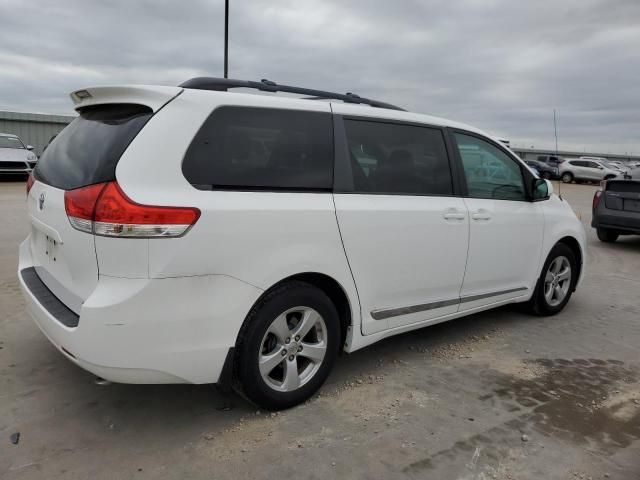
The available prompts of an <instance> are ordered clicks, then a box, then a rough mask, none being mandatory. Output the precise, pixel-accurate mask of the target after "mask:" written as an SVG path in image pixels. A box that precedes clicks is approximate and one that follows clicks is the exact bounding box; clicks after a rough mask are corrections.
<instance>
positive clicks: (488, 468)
mask: <svg viewBox="0 0 640 480" xmlns="http://www.w3.org/2000/svg"><path fill="white" fill-rule="evenodd" d="M593 191H594V187H593V186H587V185H570V186H567V185H563V186H562V193H563V196H564V197H565V199H567V200H568V201H569V202H570V203H571V204H572V206H573V207H574V209H575V210H576V212H577V213H578V214H579V215H580V217H581V218H582V220H583V221H584V222H585V226H586V227H587V231H588V237H589V252H588V257H589V258H588V262H589V264H588V270H587V275H586V278H585V279H584V282H583V284H582V286H581V288H580V289H579V290H578V292H577V293H576V294H575V295H574V297H573V299H572V300H571V302H570V303H569V305H568V307H567V308H566V309H565V310H564V312H562V313H561V314H560V315H558V316H556V317H552V318H537V317H532V316H528V315H525V314H523V313H520V312H519V311H518V310H517V309H514V308H502V309H499V310H495V311H491V312H485V313H482V314H478V315H474V316H471V317H467V318H465V319H459V320H455V321H453V322H449V323H446V324H441V325H436V326H433V327H429V328H426V329H422V330H419V331H415V332H411V333H407V334H404V335H401V336H398V337H394V338H391V339H388V340H386V341H383V342H381V343H379V344H377V345H374V346H372V347H369V348H367V349H365V350H364V351H359V352H356V353H354V354H351V355H343V356H342V357H341V358H340V360H339V362H338V364H337V367H336V369H335V371H334V373H333V374H332V375H331V377H330V379H329V381H328V383H327V384H326V385H325V386H324V388H323V389H322V390H321V392H320V394H319V395H317V396H316V397H314V398H313V399H311V400H310V401H309V402H307V403H306V404H305V405H302V406H299V407H297V408H294V409H291V410H288V411H286V412H281V413H279V414H270V413H265V412H260V411H256V409H255V407H252V406H251V405H249V404H248V403H247V402H245V401H243V400H242V399H240V398H238V397H236V396H223V395H221V394H220V393H218V392H217V391H216V390H215V389H214V388H213V387H211V386H190V385H172V386H137V385H110V386H98V385H95V384H94V383H93V377H92V376H91V375H90V374H88V373H86V372H84V371H82V370H81V369H79V368H78V367H76V366H74V365H73V364H71V363H70V362H68V361H67V360H65V358H63V356H62V355H61V354H60V353H58V352H57V351H56V350H55V349H54V348H53V347H52V346H51V345H50V344H49V342H48V341H47V340H46V339H45V338H44V337H43V335H42V334H41V333H40V331H39V330H38V329H37V327H36V326H35V324H34V323H33V322H32V321H31V320H30V319H29V318H28V317H27V315H26V314H25V313H24V311H23V303H22V299H21V296H20V294H19V289H18V284H17V280H16V274H15V269H16V264H17V258H16V257H17V246H18V243H19V241H21V240H22V239H23V238H24V237H25V236H26V233H27V230H28V224H27V221H26V218H25V212H24V210H25V208H24V183H22V182H11V181H4V182H2V183H0V218H1V219H2V226H3V228H2V230H0V312H1V315H0V478H2V479H35V478H47V479H51V478H69V479H85V478H91V479H120V478H122V479H138V478H140V479H144V478H153V479H175V478H189V479H199V478H207V479H213V478H215V479H221V478H235V479H237V478H253V479H262V478H268V479H274V478H291V477H293V478H317V479H326V478H362V479H364V478H367V479H369V478H385V479H387V478H433V479H494V478H495V479H556V478H557V479H590V478H592V479H598V478H611V479H639V478H640V356H639V352H640V300H639V298H638V293H639V292H640V289H639V286H640V273H639V272H640V237H623V238H621V239H620V240H619V241H618V242H617V243H615V244H610V245H606V244H603V243H600V242H598V240H597V239H596V237H595V234H594V232H593V231H592V229H591V228H589V227H588V222H589V220H590V206H591V198H592V195H593ZM114 348H117V346H114ZM18 432H19V433H20V437H19V439H16V436H15V435H14V434H16V433H18ZM16 441H17V444H14V442H16Z"/></svg>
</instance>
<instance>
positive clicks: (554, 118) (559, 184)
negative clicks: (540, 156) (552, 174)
mask: <svg viewBox="0 0 640 480" xmlns="http://www.w3.org/2000/svg"><path fill="white" fill-rule="evenodd" d="M553 133H554V135H555V137H556V160H560V157H559V156H558V122H557V120H556V109H555V108H554V109H553ZM558 170H560V163H558ZM558 197H560V200H562V179H560V181H559V182H558Z"/></svg>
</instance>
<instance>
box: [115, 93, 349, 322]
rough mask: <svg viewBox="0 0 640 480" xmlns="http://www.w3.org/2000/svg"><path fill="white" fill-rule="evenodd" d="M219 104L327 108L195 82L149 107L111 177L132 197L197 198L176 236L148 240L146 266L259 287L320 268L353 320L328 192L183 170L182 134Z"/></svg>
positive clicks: (156, 272) (185, 202)
mask: <svg viewBox="0 0 640 480" xmlns="http://www.w3.org/2000/svg"><path fill="white" fill-rule="evenodd" d="M221 105H247V106H252V107H256V106H258V107H260V106H264V107H273V108H290V109H305V110H316V111H326V112H330V106H329V104H327V103H324V102H317V103H315V102H308V101H301V100H296V99H287V100H283V99H282V98H281V97H280V98H278V99H277V100H275V101H274V99H273V98H272V97H269V96H257V95H242V94H229V93H226V92H206V91H197V90H185V91H184V92H183V93H182V94H181V95H180V96H179V97H177V98H176V99H174V100H173V101H172V102H170V103H169V104H167V105H166V106H165V107H164V108H163V109H162V110H161V111H160V112H158V114H156V115H155V116H154V117H153V118H152V119H151V121H150V122H149V123H148V124H147V126H146V127H145V128H144V129H143V131H142V132H141V133H140V134H139V135H138V137H136V139H135V140H134V142H132V144H131V145H130V146H129V148H128V149H127V151H126V152H125V154H124V155H123V157H122V159H121V160H120V162H119V163H118V167H117V169H116V177H117V179H118V183H119V184H120V186H121V187H122V189H123V191H124V192H125V193H126V194H127V195H128V196H129V197H130V198H131V199H132V200H134V201H136V202H139V203H143V204H149V205H166V206H188V207H196V208H199V209H200V211H201V212H202V215H201V217H200V219H199V220H198V222H197V223H196V224H195V225H194V227H193V228H192V229H191V230H190V231H188V232H187V234H186V235H185V236H184V237H181V238H175V239H151V240H148V241H147V242H148V276H149V277H150V278H170V277H181V276H200V275H228V276H230V277H234V278H236V279H239V280H241V281H243V282H246V283H248V284H250V285H253V286H255V287H258V288H259V289H260V290H266V289H268V288H269V287H271V286H273V285H274V284H275V283H277V282H279V281H280V280H282V279H284V278H287V277H289V276H292V275H295V274H299V273H305V272H315V273H322V274H325V275H328V276H330V277H332V278H334V279H335V280H336V281H337V282H338V283H339V284H340V285H341V286H342V288H343V290H344V291H345V293H346V294H347V297H348V298H349V300H350V303H351V306H352V319H353V321H354V323H359V318H360V312H359V303H358V299H357V298H358V297H357V293H356V289H355V284H354V282H353V278H352V276H351V272H350V270H349V266H348V263H347V259H346V255H345V252H344V249H343V246H342V241H341V238H340V232H339V230H338V224H337V219H336V215H335V208H334V203H333V195H332V194H331V193H329V192H326V193H291V192H264V191H263V192H252V191H204V190H198V189H196V188H194V187H193V186H192V185H191V184H189V183H188V182H187V180H186V179H185V178H184V175H183V174H182V160H183V158H184V155H185V153H186V150H187V148H188V147H189V144H190V142H191V140H192V139H193V137H194V135H195V134H196V132H197V131H198V129H199V128H200V126H201V125H202V123H203V122H204V121H205V119H206V118H207V117H208V116H209V114H210V113H211V112H212V111H213V110H214V109H215V108H216V107H217V106H221ZM116 240H121V239H116ZM128 255H130V256H137V257H138V258H139V256H140V255H141V253H140V252H139V251H138V252H134V250H131V252H129V253H128ZM256 300H257V297H256ZM250 307H251V305H249V306H248V308H250Z"/></svg>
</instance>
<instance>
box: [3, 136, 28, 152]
mask: <svg viewBox="0 0 640 480" xmlns="http://www.w3.org/2000/svg"><path fill="white" fill-rule="evenodd" d="M0 148H21V149H24V144H23V143H22V142H21V141H20V139H19V138H18V137H2V136H0Z"/></svg>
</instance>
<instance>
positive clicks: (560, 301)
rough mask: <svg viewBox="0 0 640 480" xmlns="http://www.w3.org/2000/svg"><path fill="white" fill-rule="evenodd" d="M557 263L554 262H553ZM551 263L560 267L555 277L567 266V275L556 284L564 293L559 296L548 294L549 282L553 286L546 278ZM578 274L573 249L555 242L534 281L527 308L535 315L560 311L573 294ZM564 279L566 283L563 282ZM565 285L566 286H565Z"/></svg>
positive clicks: (545, 314) (553, 313)
mask: <svg viewBox="0 0 640 480" xmlns="http://www.w3.org/2000/svg"><path fill="white" fill-rule="evenodd" d="M556 261H557V262H558V263H554V262H556ZM552 264H554V267H553V268H555V267H558V266H559V267H560V268H559V269H557V273H559V274H560V275H556V274H554V276H555V277H559V276H562V273H563V271H564V267H566V266H567V265H568V267H569V277H568V279H566V280H559V282H558V283H557V285H558V286H559V287H560V290H563V291H564V293H563V295H562V297H561V298H559V295H557V294H556V293H553V292H552V293H551V295H552V297H551V298H550V297H549V296H548V293H549V290H548V286H549V283H551V287H552V288H553V285H554V281H555V280H554V281H552V282H549V278H547V274H548V273H549V272H550V269H551V268H552ZM577 274H578V263H577V259H576V256H575V254H574V253H573V250H571V249H570V248H569V247H568V246H567V245H565V244H564V243H557V244H556V245H555V246H554V247H553V248H552V249H551V252H549V256H548V257H547V260H546V261H545V262H544V266H543V267H542V273H540V278H538V282H537V283H536V288H535V290H534V292H533V296H532V297H531V300H529V302H528V303H527V304H526V307H527V310H529V311H530V312H531V313H534V314H535V315H539V316H550V315H555V314H556V313H559V312H560V311H562V309H563V308H564V307H565V305H566V304H567V303H568V302H569V299H570V298H571V295H572V294H573V289H574V288H575V284H576V281H577ZM565 281H566V285H565V283H564V282H565ZM565 286H566V288H565Z"/></svg>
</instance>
